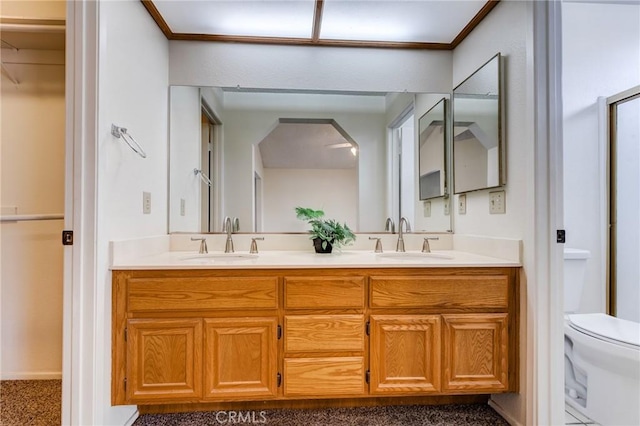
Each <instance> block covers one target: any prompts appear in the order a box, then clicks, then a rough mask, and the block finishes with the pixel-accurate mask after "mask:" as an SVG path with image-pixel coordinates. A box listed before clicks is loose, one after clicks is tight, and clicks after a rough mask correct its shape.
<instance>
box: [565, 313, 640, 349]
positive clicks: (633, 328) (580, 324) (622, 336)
mask: <svg viewBox="0 0 640 426" xmlns="http://www.w3.org/2000/svg"><path fill="white" fill-rule="evenodd" d="M569 322H570V323H571V325H572V326H573V328H575V329H577V330H580V331H582V332H584V333H586V334H590V335H592V336H594V337H597V338H600V339H603V340H608V341H611V342H622V343H626V344H628V345H632V346H635V347H640V324H639V323H637V322H633V321H628V320H624V319H621V318H616V317H612V316H610V315H606V314H574V315H569Z"/></svg>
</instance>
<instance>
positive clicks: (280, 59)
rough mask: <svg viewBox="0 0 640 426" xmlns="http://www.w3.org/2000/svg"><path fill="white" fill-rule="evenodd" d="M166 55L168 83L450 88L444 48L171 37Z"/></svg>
mask: <svg viewBox="0 0 640 426" xmlns="http://www.w3.org/2000/svg"><path fill="white" fill-rule="evenodd" d="M169 53H170V57H171V63H170V69H169V76H170V84H172V85H175V84H180V85H196V86H215V87H237V86H240V87H250V88H273V89H307V90H346V91H367V92H404V91H407V92H432V93H434V92H436V93H447V92H449V91H451V88H452V87H453V86H452V85H451V52H449V51H435V50H411V49H375V48H362V49H358V48H348V49H346V48H341V47H322V48H316V47H306V46H274V45H258V44H255V45H251V44H241V43H214V42H210V43H202V42H197V41H171V42H170V43H169ZM400 64H401V65H400Z"/></svg>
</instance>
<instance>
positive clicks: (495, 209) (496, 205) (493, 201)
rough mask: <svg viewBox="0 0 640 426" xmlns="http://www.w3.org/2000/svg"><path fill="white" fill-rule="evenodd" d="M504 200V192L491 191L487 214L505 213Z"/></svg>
mask: <svg viewBox="0 0 640 426" xmlns="http://www.w3.org/2000/svg"><path fill="white" fill-rule="evenodd" d="M506 211H507V208H506V198H505V194H504V191H493V192H490V193H489V213H491V214H504V213H506Z"/></svg>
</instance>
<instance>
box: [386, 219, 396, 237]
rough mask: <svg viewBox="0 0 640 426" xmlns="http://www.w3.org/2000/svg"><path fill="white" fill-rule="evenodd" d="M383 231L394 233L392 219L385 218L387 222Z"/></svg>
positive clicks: (394, 228)
mask: <svg viewBox="0 0 640 426" xmlns="http://www.w3.org/2000/svg"><path fill="white" fill-rule="evenodd" d="M384 230H385V231H389V232H391V233H392V234H395V233H396V225H395V224H394V223H393V219H391V218H390V217H388V218H387V221H386V222H385V223H384Z"/></svg>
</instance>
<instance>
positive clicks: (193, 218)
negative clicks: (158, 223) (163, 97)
mask: <svg viewBox="0 0 640 426" xmlns="http://www.w3.org/2000/svg"><path fill="white" fill-rule="evenodd" d="M200 117H201V107H200V89H198V88H197V87H189V86H173V87H171V89H170V108H169V119H170V122H169V138H170V140H171V144H170V153H169V154H170V155H169V170H170V172H169V173H170V175H171V180H170V183H169V199H170V205H169V217H170V219H171V220H170V221H169V232H200V228H201V226H200V213H201V198H202V197H201V196H200V191H201V186H202V185H203V184H202V182H201V180H200V176H196V175H195V174H194V173H193V169H194V168H197V169H201V168H202V161H201V158H200V157H201V155H200V153H201V147H202V141H201V133H202V124H201V120H200ZM205 173H207V171H206V170H205ZM181 199H182V200H184V201H185V211H184V213H185V214H184V216H183V215H181V211H180V200H181Z"/></svg>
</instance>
